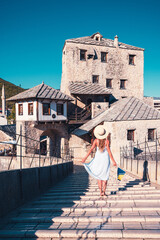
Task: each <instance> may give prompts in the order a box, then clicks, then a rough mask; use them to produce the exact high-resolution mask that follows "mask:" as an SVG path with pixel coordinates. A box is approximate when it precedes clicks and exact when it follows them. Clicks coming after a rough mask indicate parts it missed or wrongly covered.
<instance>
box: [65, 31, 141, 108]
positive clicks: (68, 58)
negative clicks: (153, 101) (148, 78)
mask: <svg viewBox="0 0 160 240" xmlns="http://www.w3.org/2000/svg"><path fill="white" fill-rule="evenodd" d="M143 53H144V49H142V48H139V47H134V46H131V45H128V44H124V43H121V42H119V41H118V37H117V36H116V37H115V38H114V40H110V39H106V38H103V36H102V35H101V34H100V33H95V34H93V35H92V36H88V37H80V38H74V39H68V40H66V41H65V44H64V47H63V56H62V79H61V91H62V92H64V93H66V94H69V95H71V96H74V98H75V104H76V105H78V106H79V107H81V108H83V107H84V106H86V105H88V104H90V103H91V102H109V103H112V102H113V101H115V100H118V99H120V98H125V97H130V96H135V97H137V98H139V99H143V65H144V55H143ZM77 85H78V88H79V89H80V94H78V93H77V92H76V90H77ZM93 85H95V88H97V89H99V87H101V88H103V90H104V91H105V94H106V95H103V96H101V95H100V94H98V92H97V93H96V94H95V93H94V95H92V93H88V94H85V88H86V87H87V88H90V89H92V88H93ZM83 91H84V93H83ZM71 109H73V108H71Z"/></svg>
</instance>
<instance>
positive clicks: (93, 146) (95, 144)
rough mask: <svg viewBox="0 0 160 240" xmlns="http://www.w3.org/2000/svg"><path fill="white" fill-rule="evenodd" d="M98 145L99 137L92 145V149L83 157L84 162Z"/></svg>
mask: <svg viewBox="0 0 160 240" xmlns="http://www.w3.org/2000/svg"><path fill="white" fill-rule="evenodd" d="M96 146H97V139H95V140H94V142H93V144H92V147H91V148H90V150H89V151H88V153H87V155H86V156H85V157H84V158H82V163H84V162H85V161H86V159H87V158H88V156H89V155H90V154H91V152H92V151H93V149H94V148H95V147H96Z"/></svg>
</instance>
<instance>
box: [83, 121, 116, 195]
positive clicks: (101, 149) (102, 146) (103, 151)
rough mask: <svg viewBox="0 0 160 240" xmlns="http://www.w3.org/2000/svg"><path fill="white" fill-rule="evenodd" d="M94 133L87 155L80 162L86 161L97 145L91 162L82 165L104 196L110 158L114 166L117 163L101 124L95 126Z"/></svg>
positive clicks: (107, 134)
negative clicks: (96, 181) (96, 182)
mask: <svg viewBox="0 0 160 240" xmlns="http://www.w3.org/2000/svg"><path fill="white" fill-rule="evenodd" d="M94 135H95V137H96V139H95V140H94V142H93V145H92V147H91V149H90V150H89V152H88V153H87V155H86V156H85V157H84V158H83V159H82V163H84V162H85V161H86V159H87V158H88V156H89V155H90V154H91V152H92V151H93V149H94V148H95V147H97V151H96V154H95V157H94V158H93V159H92V160H91V162H89V163H84V167H85V169H86V170H87V172H88V173H89V174H90V175H91V176H92V177H94V178H95V179H97V180H98V187H99V190H100V195H101V196H104V195H106V194H105V191H106V187H107V181H108V179H109V173H110V159H111V160H112V162H113V165H114V166H117V163H116V162H115V160H114V158H113V155H112V153H111V150H110V147H109V140H108V136H109V133H107V131H106V129H105V128H104V127H103V125H99V126H97V127H96V128H95V130H94Z"/></svg>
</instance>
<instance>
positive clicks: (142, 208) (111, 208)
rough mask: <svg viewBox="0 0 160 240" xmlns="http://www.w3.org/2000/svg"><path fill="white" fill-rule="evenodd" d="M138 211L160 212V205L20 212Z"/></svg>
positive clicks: (51, 208)
mask: <svg viewBox="0 0 160 240" xmlns="http://www.w3.org/2000/svg"><path fill="white" fill-rule="evenodd" d="M107 211H111V212H119V211H121V212H131V213H132V212H137V211H145V212H146V213H147V212H153V211H158V212H160V206H159V207H84V208H82V207H76V208H72V207H71V208H65V207H63V208H57V207H40V208H38V207H33V208H21V209H20V210H19V212H22V213H23V212H24V213H40V212H42V213H43V212H49V213H52V212H69V213H70V212H76V213H84V212H102V213H103V212H107Z"/></svg>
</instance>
